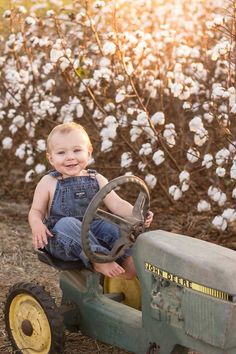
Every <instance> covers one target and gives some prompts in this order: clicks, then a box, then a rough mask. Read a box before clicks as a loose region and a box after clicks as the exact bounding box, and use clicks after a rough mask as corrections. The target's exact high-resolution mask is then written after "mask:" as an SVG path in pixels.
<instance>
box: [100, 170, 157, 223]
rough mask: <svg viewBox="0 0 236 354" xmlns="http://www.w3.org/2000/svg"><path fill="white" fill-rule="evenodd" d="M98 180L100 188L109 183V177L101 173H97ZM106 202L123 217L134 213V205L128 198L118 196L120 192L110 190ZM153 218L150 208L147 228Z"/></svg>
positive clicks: (110, 208)
mask: <svg viewBox="0 0 236 354" xmlns="http://www.w3.org/2000/svg"><path fill="white" fill-rule="evenodd" d="M97 180H98V183H99V186H100V188H102V187H103V186H105V185H106V184H107V183H108V181H107V179H106V178H105V177H104V176H102V175H100V174H98V175H97ZM104 202H105V204H106V206H107V207H108V209H109V210H110V211H111V212H112V213H114V214H116V215H119V216H121V217H123V218H125V217H129V216H131V215H132V212H133V205H132V204H130V203H129V202H127V201H126V200H124V199H122V198H120V197H119V196H118V194H117V193H115V192H114V191H112V192H110V193H109V194H108V195H107V196H106V198H105V199H104ZM152 220H153V213H152V212H151V211H150V210H149V211H148V213H147V216H146V220H145V224H144V226H145V227H146V228H148V227H149V226H150V224H151V223H152Z"/></svg>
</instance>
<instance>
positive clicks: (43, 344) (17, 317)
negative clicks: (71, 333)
mask: <svg viewBox="0 0 236 354" xmlns="http://www.w3.org/2000/svg"><path fill="white" fill-rule="evenodd" d="M5 326H6V331H7V334H8V337H9V339H10V341H11V343H12V346H13V348H14V353H17V354H19V353H22V354H36V353H37V354H59V353H63V351H64V325H63V318H62V316H61V314H60V312H59V310H58V308H57V306H56V304H55V301H54V300H53V299H52V297H51V296H50V294H49V293H48V292H46V291H45V290H44V288H43V287H42V286H40V285H36V284H33V283H24V282H22V283H17V284H15V285H14V286H13V287H12V288H10V290H9V292H8V294H7V297H6V302H5Z"/></svg>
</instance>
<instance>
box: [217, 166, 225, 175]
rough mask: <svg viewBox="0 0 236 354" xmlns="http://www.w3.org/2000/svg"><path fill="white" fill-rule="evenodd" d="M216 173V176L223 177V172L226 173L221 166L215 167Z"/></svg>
mask: <svg viewBox="0 0 236 354" xmlns="http://www.w3.org/2000/svg"><path fill="white" fill-rule="evenodd" d="M216 174H217V176H219V177H224V176H225V174H226V170H225V168H223V167H217V169H216Z"/></svg>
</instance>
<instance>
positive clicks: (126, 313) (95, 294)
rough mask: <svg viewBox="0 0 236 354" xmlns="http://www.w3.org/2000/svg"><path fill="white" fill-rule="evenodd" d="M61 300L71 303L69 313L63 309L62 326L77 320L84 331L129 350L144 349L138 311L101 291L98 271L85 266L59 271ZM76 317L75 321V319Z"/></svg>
mask: <svg viewBox="0 0 236 354" xmlns="http://www.w3.org/2000/svg"><path fill="white" fill-rule="evenodd" d="M60 286H61V289H62V293H63V298H62V303H63V304H65V305H66V304H71V303H73V304H74V310H73V316H72V315H71V313H70V312H68V313H67V314H66V313H65V316H64V321H65V325H66V327H68V328H70V327H71V326H73V325H74V324H75V322H77V326H78V329H80V330H81V332H82V333H83V334H85V335H88V336H89V337H92V338H94V339H98V340H100V341H103V342H105V343H109V344H111V345H115V346H119V347H120V348H124V349H126V350H129V351H131V352H133V353H139V354H143V353H144V352H146V351H147V345H146V344H145V339H144V331H143V329H142V313H141V311H138V310H136V309H133V308H131V307H129V306H126V305H124V304H121V303H119V302H116V301H114V300H111V299H110V298H108V297H106V296H105V295H103V294H102V288H101V285H100V283H99V275H98V274H95V273H92V272H90V271H88V270H84V271H69V272H68V271H63V272H61V273H60ZM75 318H76V321H75Z"/></svg>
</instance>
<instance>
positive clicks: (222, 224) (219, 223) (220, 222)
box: [212, 215, 228, 231]
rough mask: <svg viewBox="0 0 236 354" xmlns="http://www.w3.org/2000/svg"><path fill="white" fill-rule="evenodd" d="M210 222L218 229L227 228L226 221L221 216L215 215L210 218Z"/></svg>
mask: <svg viewBox="0 0 236 354" xmlns="http://www.w3.org/2000/svg"><path fill="white" fill-rule="evenodd" d="M212 224H213V225H214V226H215V227H216V228H217V229H218V230H220V231H225V230H226V229H227V226H228V225H227V221H226V220H225V219H224V218H223V217H222V216H221V215H217V216H215V217H214V219H213V220H212Z"/></svg>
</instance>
